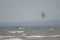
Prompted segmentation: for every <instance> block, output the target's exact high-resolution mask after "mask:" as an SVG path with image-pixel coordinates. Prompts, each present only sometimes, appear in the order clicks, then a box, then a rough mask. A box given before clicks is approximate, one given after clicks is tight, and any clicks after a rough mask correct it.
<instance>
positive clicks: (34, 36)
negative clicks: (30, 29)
mask: <svg viewBox="0 0 60 40" xmlns="http://www.w3.org/2000/svg"><path fill="white" fill-rule="evenodd" d="M24 37H27V38H43V37H60V35H52V36H38V35H31V36H26V35H25V36H24Z"/></svg>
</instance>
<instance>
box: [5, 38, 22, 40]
mask: <svg viewBox="0 0 60 40" xmlns="http://www.w3.org/2000/svg"><path fill="white" fill-rule="evenodd" d="M5 40H23V39H21V38H11V39H5Z"/></svg>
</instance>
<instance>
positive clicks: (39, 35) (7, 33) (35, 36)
mask: <svg viewBox="0 0 60 40" xmlns="http://www.w3.org/2000/svg"><path fill="white" fill-rule="evenodd" d="M0 40H60V26H0Z"/></svg>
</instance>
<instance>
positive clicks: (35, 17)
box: [0, 0, 60, 22]
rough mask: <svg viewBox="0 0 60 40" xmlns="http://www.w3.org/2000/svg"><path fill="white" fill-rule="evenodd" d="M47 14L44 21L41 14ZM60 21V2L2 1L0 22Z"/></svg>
mask: <svg viewBox="0 0 60 40" xmlns="http://www.w3.org/2000/svg"><path fill="white" fill-rule="evenodd" d="M42 11H45V12H46V18H45V19H42V17H41V12H42ZM42 20H60V0H0V22H30V21H42Z"/></svg>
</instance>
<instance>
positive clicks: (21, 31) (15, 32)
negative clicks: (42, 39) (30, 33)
mask: <svg viewBox="0 0 60 40" xmlns="http://www.w3.org/2000/svg"><path fill="white" fill-rule="evenodd" d="M8 33H24V31H8Z"/></svg>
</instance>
